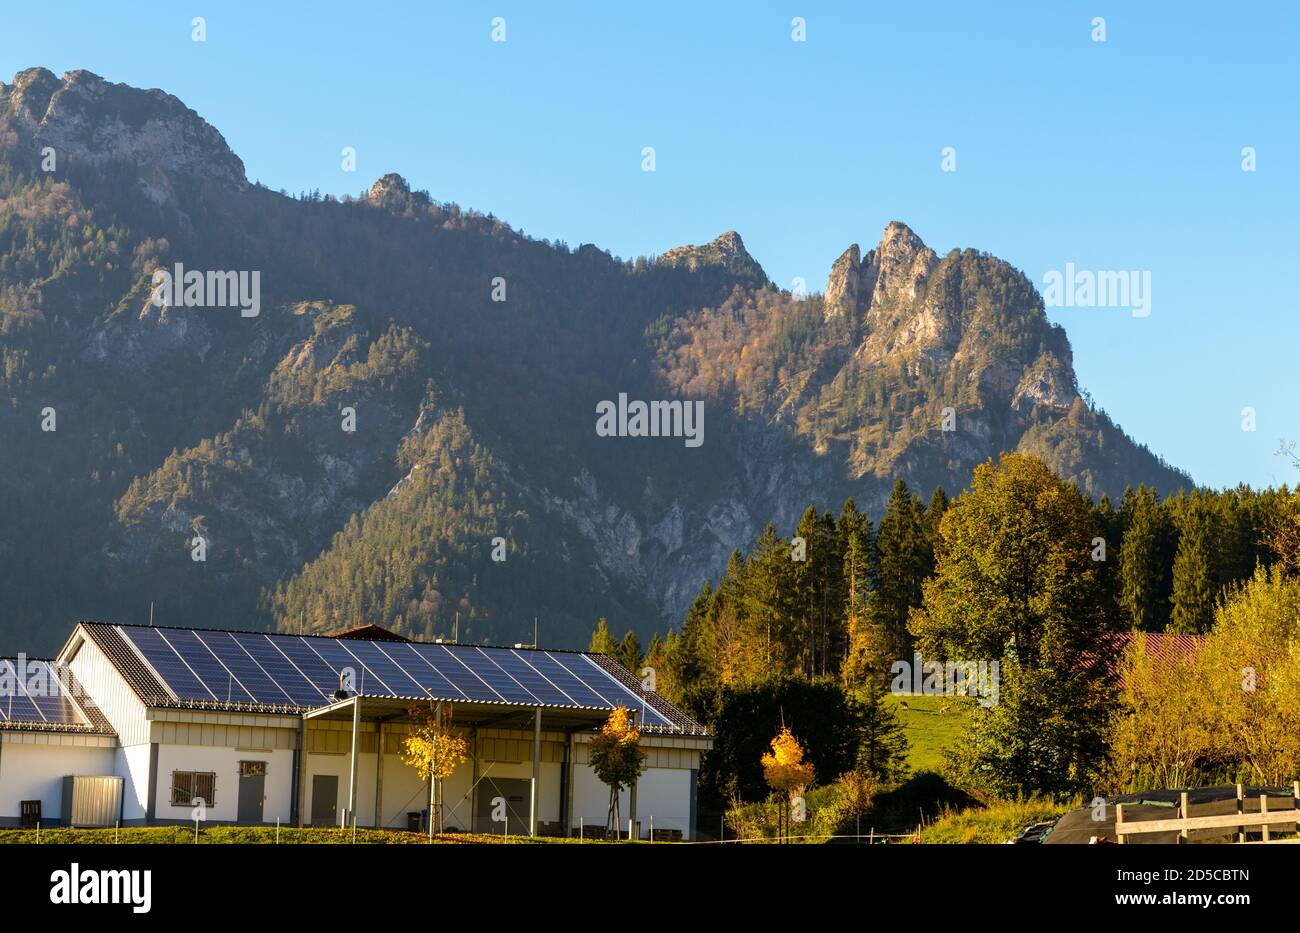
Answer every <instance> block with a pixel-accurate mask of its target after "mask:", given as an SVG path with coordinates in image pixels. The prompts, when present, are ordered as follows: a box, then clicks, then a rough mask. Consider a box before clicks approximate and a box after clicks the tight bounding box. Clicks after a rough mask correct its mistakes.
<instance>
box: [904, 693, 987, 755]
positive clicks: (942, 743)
mask: <svg viewBox="0 0 1300 933" xmlns="http://www.w3.org/2000/svg"><path fill="white" fill-rule="evenodd" d="M887 702H888V703H889V704H890V706H891V707H893V709H894V712H896V713H897V714H898V721H899V722H900V723H901V724H902V726H903V732H904V733H905V734H906V735H907V741H908V742H910V743H911V750H910V751H909V753H908V756H907V763H908V764H909V765H911V767H912V772H913V773H916V772H918V771H938V770H939V769H940V766H941V765H942V764H943V760H944V750H945V749H947V748H948V747H949V746H951V745H952V744H953V743H954V742H955V741H956V740H957V738H958V736H960V735H961V734H962V732H964V731H965V729H966V724H967V723H968V722H969V721H970V717H971V713H972V711H973V710H974V709H975V703H976V700H975V698H974V697H944V696H921V695H918V694H904V695H902V696H898V695H894V694H889V695H888V697H887ZM903 704H907V705H906V706H904V705H903ZM944 706H948V707H950V709H949V710H948V712H946V713H944V712H940V710H941V709H942V708H943V707H944Z"/></svg>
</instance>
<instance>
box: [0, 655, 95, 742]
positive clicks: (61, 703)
mask: <svg viewBox="0 0 1300 933" xmlns="http://www.w3.org/2000/svg"><path fill="white" fill-rule="evenodd" d="M0 721H4V722H12V723H45V724H49V725H62V726H81V725H87V724H88V723H87V720H86V717H85V716H83V715H82V714H81V713H80V712H79V711H78V709H77V707H76V704H75V703H73V702H72V699H71V698H70V697H69V696H68V693H67V687H66V686H65V685H64V684H63V683H62V681H61V680H60V678H59V676H58V674H57V671H56V669H55V668H53V667H51V666H50V663H49V662H48V661H35V660H30V659H27V658H22V659H19V660H17V661H15V660H13V659H10V658H0Z"/></svg>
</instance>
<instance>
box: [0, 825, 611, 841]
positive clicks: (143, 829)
mask: <svg viewBox="0 0 1300 933" xmlns="http://www.w3.org/2000/svg"><path fill="white" fill-rule="evenodd" d="M356 838H357V842H358V843H368V844H379V845H426V844H428V842H429V837H428V836H425V835H423V834H421V833H408V832H395V831H384V830H374V829H358V830H357V837H356ZM36 841H37V839H36V830H34V829H3V830H0V844H4V843H35V842H36ZM40 841H41V842H42V843H44V844H54V845H57V844H59V843H76V844H80V845H84V844H87V843H92V844H94V843H106V844H108V845H112V844H113V843H114V841H117V842H120V843H122V844H123V845H127V844H135V845H140V844H146V845H147V844H155V845H175V844H180V845H193V844H194V827H193V826H129V827H126V828H123V829H121V830H112V829H68V828H64V827H54V828H50V829H42V830H41V833H40ZM198 841H199V844H200V845H203V844H208V845H222V844H238V845H245V844H254V845H256V844H266V843H274V842H275V827H274V826H212V827H209V828H206V829H200V830H199V839H198ZM351 841H352V833H351V832H349V831H348V830H344V829H306V828H304V829H298V828H297V827H293V828H284V829H281V830H280V844H281V845H314V844H318V845H330V844H347V843H350V842H351ZM433 841H434V843H435V844H442V845H474V844H482V843H488V844H493V845H500V844H503V843H509V844H532V843H557V844H565V843H573V844H579V843H581V842H582V840H579V839H564V838H558V837H557V838H548V837H544V836H539V837H537V838H536V839H530V838H528V837H527V836H497V835H486V834H482V833H447V834H443V835H441V836H434V837H433ZM586 841H587V843H594V842H596V840H591V839H588V840H586Z"/></svg>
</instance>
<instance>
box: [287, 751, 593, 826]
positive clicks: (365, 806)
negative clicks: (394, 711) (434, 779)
mask: <svg viewBox="0 0 1300 933" xmlns="http://www.w3.org/2000/svg"><path fill="white" fill-rule="evenodd" d="M306 762H307V776H306V779H305V780H304V782H303V784H304V787H303V796H304V798H305V799H304V801H303V811H302V812H303V822H304V823H307V822H310V820H311V813H312V776H313V775H316V774H332V775H335V776H336V777H337V778H338V810H337V818H339V819H341V818H342V813H343V810H344V809H345V808H346V807H347V805H348V776H349V772H350V764H351V758H350V757H349V756H348V755H346V754H324V753H320V752H312V753H309V754H308V755H307V756H306ZM480 767H481V769H482V770H481V772H480V777H484V776H486V777H494V778H522V779H524V780H527V779H529V778H531V777H532V776H533V766H532V763H531V762H527V761H525V762H487V761H485V762H482V763H481V764H480ZM561 768H562V766H561V765H559V764H557V763H555V762H548V761H544V762H542V767H541V801H540V805H539V807H538V811H539V812H538V819H539V820H543V821H549V822H557V821H558V820H559V819H560V803H561V802H560V772H561ZM357 770H358V780H357V825H358V826H374V825H375V755H374V753H373V752H371V753H369V754H366V753H362V754H361V755H359V756H358V758H357ZM472 783H473V765H472V764H471V763H470V762H468V761H467V762H465V764H463V765H461V766H460V767H459V768H457V769H456V773H455V774H453V775H452V776H451V777H450V778H448V779H447V780H446V781H444V782H443V785H442V801H443V823H444V825H446V826H448V827H453V826H454V827H456V828H458V829H461V830H463V831H465V832H468V831H470V830H471V829H472V828H473V823H472V819H473V811H472V810H471V808H470V802H471V801H470V797H469V790H470V785H471V784H472ZM602 786H603V785H602ZM483 788H484V785H483V784H482V783H480V784H479V792H480V793H483V792H484V791H483ZM428 805H429V784H428V782H427V781H421V780H420V779H419V778H418V777H417V775H416V773H415V769H414V768H412V767H410V766H409V765H406V764H403V763H402V760H401V758H399V757H398V756H397V755H394V754H391V753H390V754H387V755H385V756H384V795H383V824H382V825H383V826H384V827H386V828H388V829H405V828H406V814H407V813H409V812H418V811H420V810H423V809H424V808H425V807H427V806H428ZM524 819H525V820H526V819H527V815H526V814H525V815H524Z"/></svg>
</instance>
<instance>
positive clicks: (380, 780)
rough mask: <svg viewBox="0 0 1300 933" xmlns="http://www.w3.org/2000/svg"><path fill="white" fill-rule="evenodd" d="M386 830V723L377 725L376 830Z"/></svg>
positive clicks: (381, 722) (382, 722) (380, 721)
mask: <svg viewBox="0 0 1300 933" xmlns="http://www.w3.org/2000/svg"><path fill="white" fill-rule="evenodd" d="M383 828H384V721H383V720H382V719H381V720H379V722H377V723H375V829H383Z"/></svg>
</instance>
